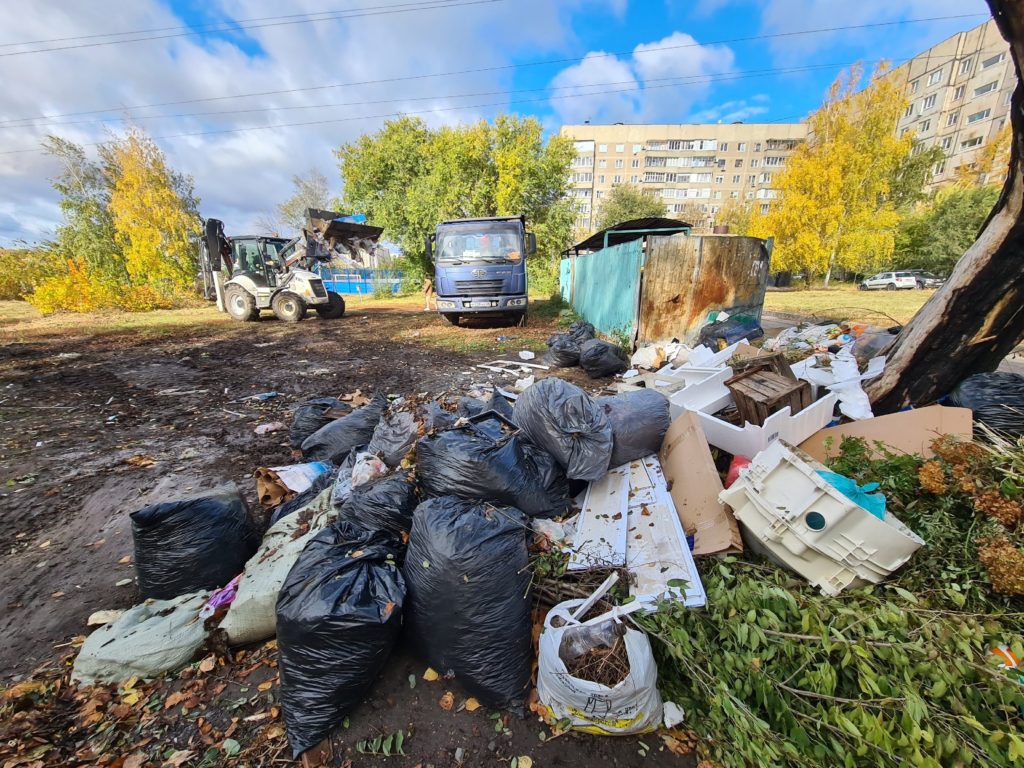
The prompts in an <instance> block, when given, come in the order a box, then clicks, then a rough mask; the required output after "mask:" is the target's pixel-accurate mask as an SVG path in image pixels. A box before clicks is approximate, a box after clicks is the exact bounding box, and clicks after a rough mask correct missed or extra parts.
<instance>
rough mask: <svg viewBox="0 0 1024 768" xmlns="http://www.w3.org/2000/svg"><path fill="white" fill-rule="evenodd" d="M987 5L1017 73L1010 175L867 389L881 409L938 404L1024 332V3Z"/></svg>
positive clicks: (989, 366)
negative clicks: (963, 250) (949, 271)
mask: <svg viewBox="0 0 1024 768" xmlns="http://www.w3.org/2000/svg"><path fill="white" fill-rule="evenodd" d="M988 4H989V7H990V8H991V9H992V15H993V17H994V18H995V20H996V23H997V24H998V25H999V29H1000V32H1002V35H1003V37H1004V38H1006V40H1007V42H1009V44H1010V52H1011V55H1012V56H1013V62H1014V68H1015V69H1016V71H1017V87H1016V89H1015V90H1014V92H1013V99H1012V100H1011V102H1010V122H1011V125H1012V126H1013V142H1012V144H1011V153H1010V169H1009V175H1008V176H1007V178H1006V184H1005V185H1004V186H1003V192H1002V195H1001V196H1000V198H999V200H998V202H997V203H996V205H995V207H994V208H993V209H992V213H991V214H989V218H988V221H986V222H985V225H984V226H983V227H982V230H981V233H980V234H979V235H978V239H977V240H976V241H975V243H974V245H972V246H971V247H970V248H969V249H968V250H967V253H965V254H964V255H963V257H962V258H961V259H960V261H959V262H958V263H957V265H956V268H955V269H954V270H953V274H952V275H951V276H950V278H949V280H947V281H946V284H945V285H944V286H942V288H940V289H939V290H938V291H936V292H935V295H933V296H932V297H931V299H929V300H928V302H927V303H926V304H925V305H924V306H923V307H922V308H921V310H920V311H919V312H918V313H917V314H916V315H915V316H914V318H913V319H912V320H911V321H910V322H909V323H908V324H907V326H906V327H905V328H904V329H903V331H902V333H900V335H899V336H898V337H897V339H896V341H895V342H894V344H893V345H892V347H891V348H890V350H889V353H888V358H889V362H888V364H887V366H886V370H885V373H883V374H882V376H880V377H879V378H878V379H876V380H875V381H874V382H873V383H872V384H871V386H870V387H869V389H868V395H869V396H870V397H871V400H872V402H873V403H874V405H875V412H876V413H887V412H891V411H895V410H898V409H900V408H902V407H903V406H906V405H911V404H922V403H928V402H931V401H933V400H935V399H936V398H938V397H940V396H942V395H943V394H946V393H947V392H949V391H950V390H951V389H953V387H955V386H956V385H957V384H958V383H959V382H961V381H962V380H963V379H965V378H967V377H968V376H970V375H971V374H974V373H978V372H980V371H991V370H994V369H995V368H996V366H998V365H999V363H1000V361H1002V359H1003V358H1004V357H1006V355H1007V354H1008V353H1009V352H1010V351H1011V350H1012V349H1013V348H1014V347H1015V346H1016V345H1017V344H1018V343H1019V342H1020V340H1021V338H1022V337H1024V221H1022V218H1021V214H1022V209H1024V112H1022V99H1024V96H1022V91H1021V62H1022V61H1024V2H1022V1H1021V0H988Z"/></svg>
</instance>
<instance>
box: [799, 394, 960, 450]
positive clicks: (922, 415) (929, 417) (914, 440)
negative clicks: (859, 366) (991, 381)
mask: <svg viewBox="0 0 1024 768" xmlns="http://www.w3.org/2000/svg"><path fill="white" fill-rule="evenodd" d="M972 422H973V419H972V414H971V409H970V408H947V407H945V406H942V405H929V406H928V407H927V408H915V409H913V410H910V411H900V412H899V413H891V414H889V415H888V416H876V417H875V418H873V419H866V420H864V421H855V422H853V423H851V424H840V425H839V426H838V427H829V428H828V429H822V430H819V431H818V432H815V433H814V434H813V435H811V436H810V437H809V438H807V439H806V440H804V441H803V442H802V443H800V447H801V448H802V449H803V450H804V451H806V452H807V453H809V454H810V455H811V456H812V457H813V458H815V459H816V460H818V461H820V462H822V463H824V462H825V461H827V460H828V459H829V458H834V457H835V456H838V455H839V445H840V443H842V442H843V438H844V437H862V438H864V439H865V440H867V442H868V447H869V448H871V449H872V450H874V443H875V441H876V440H877V441H879V442H881V443H883V444H884V445H885V446H887V447H888V448H889V449H890V450H892V451H895V452H897V453H916V454H919V455H921V456H923V457H924V458H926V459H929V458H931V457H932V456H934V455H935V454H934V453H932V449H931V443H932V441H933V440H935V438H937V437H939V436H940V435H954V436H956V437H957V438H959V439H960V440H965V441H966V440H970V439H971V429H972Z"/></svg>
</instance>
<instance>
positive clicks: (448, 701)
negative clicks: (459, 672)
mask: <svg viewBox="0 0 1024 768" xmlns="http://www.w3.org/2000/svg"><path fill="white" fill-rule="evenodd" d="M437 703H438V705H440V707H441V709H443V710H444V711H445V712H451V711H452V707H454V706H455V694H454V693H452V692H451V691H447V692H446V693H445V694H444V696H442V697H441V700H440V701H439V702H437Z"/></svg>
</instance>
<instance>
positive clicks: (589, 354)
mask: <svg viewBox="0 0 1024 768" xmlns="http://www.w3.org/2000/svg"><path fill="white" fill-rule="evenodd" d="M580 368H582V369H583V370H584V371H586V372H587V375H588V376H589V377H590V378H592V379H600V378H602V377H604V376H614V375H615V374H616V373H625V372H626V370H627V369H628V368H629V357H628V356H627V355H626V353H625V352H623V351H622V349H620V348H619V347H618V346H616V345H615V344H612V343H611V342H609V341H601V340H600V339H591V340H590V341H585V342H583V345H582V346H581V347H580Z"/></svg>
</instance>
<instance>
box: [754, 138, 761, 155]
mask: <svg viewBox="0 0 1024 768" xmlns="http://www.w3.org/2000/svg"><path fill="white" fill-rule="evenodd" d="M754 151H755V152H760V151H761V142H760V141H759V142H757V143H756V144H754Z"/></svg>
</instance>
